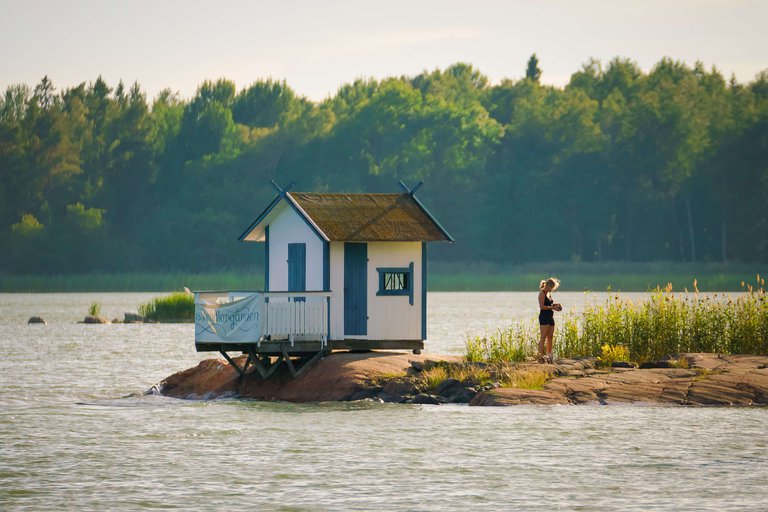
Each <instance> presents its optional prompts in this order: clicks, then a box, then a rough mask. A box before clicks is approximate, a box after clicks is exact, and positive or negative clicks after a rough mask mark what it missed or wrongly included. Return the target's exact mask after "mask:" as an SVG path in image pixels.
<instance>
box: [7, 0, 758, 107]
mask: <svg viewBox="0 0 768 512" xmlns="http://www.w3.org/2000/svg"><path fill="white" fill-rule="evenodd" d="M0 51H1V52H2V57H0V91H5V89H6V88H7V87H8V86H9V85H11V84H15V83H26V84H28V85H30V86H31V87H33V86H34V85H35V84H37V83H38V82H39V81H40V79H41V78H42V77H43V76H44V75H48V76H49V77H50V78H51V79H52V80H53V83H54V85H55V86H56V87H57V89H58V90H61V89H63V88H66V87H70V86H73V85H77V84H79V83H81V82H86V83H89V82H93V81H94V80H95V79H96V78H97V77H98V76H99V75H102V76H103V77H104V79H105V80H106V81H107V83H108V84H109V85H110V86H112V87H114V86H115V85H117V82H118V81H119V80H120V79H122V80H123V81H124V82H125V83H126V85H129V84H131V83H133V82H134V81H138V82H139V84H140V85H141V87H142V89H143V90H144V91H145V92H147V95H148V97H149V98H153V97H154V96H155V95H156V94H157V93H158V92H159V91H160V90H161V89H163V88H166V87H168V88H171V89H172V90H174V91H178V92H179V93H180V94H181V96H182V97H184V98H189V97H191V96H192V95H193V94H194V93H195V90H196V89H197V86H198V85H199V84H200V83H202V82H203V81H204V80H206V79H217V78H228V79H230V80H233V81H234V82H235V84H236V85H237V88H238V90H240V89H242V88H244V87H246V86H248V85H249V84H251V83H253V82H254V81H256V80H258V79H260V78H274V79H279V80H283V79H284V80H286V82H287V83H288V85H289V86H290V87H292V88H293V89H294V90H295V91H296V92H297V93H298V94H300V95H304V96H307V97H308V98H310V99H313V100H322V99H323V98H325V97H327V96H329V95H333V94H335V93H336V91H337V90H338V88H339V87H340V86H341V85H343V84H345V83H350V82H352V81H353V80H355V79H356V78H377V79H380V78H384V77H387V76H401V75H406V76H413V75H416V74H418V73H420V72H422V71H424V70H430V71H431V70H434V69H436V68H441V69H444V68H446V67H447V66H449V65H451V64H454V63H456V62H466V63H470V64H472V65H473V66H474V67H475V68H476V69H478V70H479V71H481V72H482V73H483V74H485V75H486V76H488V77H489V78H490V80H491V81H492V83H498V82H499V81H500V80H501V79H503V78H512V79H519V78H521V77H522V76H523V75H524V73H525V66H526V63H527V61H528V58H529V57H530V55H531V54H532V53H534V52H535V53H536V54H537V56H538V58H539V62H540V64H539V67H540V68H541V69H542V70H543V75H542V82H544V83H548V84H554V85H558V86H562V85H564V84H565V83H567V82H568V79H569V77H570V75H571V74H572V73H574V72H576V71H578V70H579V69H581V66H582V64H584V63H585V62H587V60H588V59H589V58H590V57H594V58H597V59H600V60H602V61H603V62H604V63H607V61H609V60H610V59H611V58H613V57H616V56H620V57H628V58H630V59H632V60H634V61H635V62H637V63H638V64H639V65H640V67H641V68H642V69H643V70H645V71H648V70H650V68H651V67H652V66H653V65H654V64H656V63H657V62H658V61H659V60H660V59H661V58H662V57H664V56H668V57H672V58H674V59H677V60H682V61H684V62H686V63H687V64H688V65H691V66H692V65H693V64H694V63H695V62H696V61H697V60H701V61H703V62H704V64H705V65H706V67H707V68H708V69H709V68H711V67H712V66H713V65H714V66H716V67H717V68H718V69H719V70H720V71H721V72H722V73H723V74H724V75H725V77H726V78H728V77H730V75H731V73H735V75H736V78H737V80H738V81H739V82H742V83H746V82H749V81H751V80H753V79H754V77H755V75H756V74H757V73H758V72H760V71H761V70H765V69H767V68H768V1H766V0H642V1H641V0H538V1H533V0H532V1H526V2H524V1H517V0H507V1H504V0H487V1H486V0H474V1H472V0H460V1H455V0H386V1H381V0H379V1H376V2H370V1H364V0H314V1H308V0H295V1H291V0H282V1H280V0H270V1H261V0H250V1H248V0H230V1H226V0H221V1H218V2H213V1H208V2H204V1H198V0H185V1H179V0H137V1H117V0H102V1H96V0H60V1H43V0H0Z"/></svg>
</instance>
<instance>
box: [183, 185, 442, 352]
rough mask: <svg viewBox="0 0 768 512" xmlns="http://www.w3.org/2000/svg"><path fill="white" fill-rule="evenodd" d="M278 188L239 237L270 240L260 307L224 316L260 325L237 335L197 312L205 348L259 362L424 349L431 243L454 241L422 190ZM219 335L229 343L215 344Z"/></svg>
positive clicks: (200, 339)
mask: <svg viewBox="0 0 768 512" xmlns="http://www.w3.org/2000/svg"><path fill="white" fill-rule="evenodd" d="M273 184H274V183H273ZM274 185H275V188H276V189H277V190H278V194H277V196H276V197H275V198H274V200H273V201H272V202H271V203H270V204H269V206H267V208H266V209H265V210H264V211H263V212H261V214H259V216H258V217H257V218H256V220H255V221H254V222H253V223H252V224H251V225H250V226H249V227H248V229H246V230H245V232H244V233H243V234H242V235H241V236H240V240H241V241H243V242H260V243H263V244H264V250H265V264H264V287H265V289H264V291H263V292H259V293H260V295H259V297H262V298H261V299H260V300H259V301H255V300H252V301H251V302H252V303H253V304H255V305H258V304H261V309H252V310H249V311H251V312H250V313H248V312H243V311H245V309H243V308H244V307H245V306H241V307H240V310H239V311H241V312H240V313H236V314H234V315H232V314H230V315H229V316H228V317H226V318H227V319H228V318H230V317H237V318H246V317H247V316H248V315H251V317H252V318H258V319H260V320H259V322H260V325H259V326H258V328H256V329H251V328H250V327H248V328H243V327H240V329H241V331H238V330H237V329H238V327H236V325H235V323H234V322H233V323H232V329H231V330H230V331H231V334H230V331H227V325H226V323H227V322H224V321H218V320H220V319H221V318H224V316H223V312H221V311H218V312H217V314H218V317H217V318H214V317H211V316H210V315H205V314H203V315H198V316H199V318H198V320H199V319H203V320H205V321H204V322H196V339H195V341H196V346H197V348H198V350H218V351H221V352H222V353H224V355H225V356H226V354H225V351H226V350H233V349H239V348H242V345H243V344H253V345H255V347H254V348H252V349H251V348H249V350H245V351H246V352H247V353H249V354H252V355H253V356H254V358H255V357H256V355H257V353H259V354H265V353H274V354H280V353H281V354H282V355H284V356H285V358H286V359H288V358H289V354H288V353H289V352H291V349H293V350H294V351H298V350H305V348H297V347H306V346H307V343H308V342H312V341H314V342H317V341H320V342H321V348H322V349H323V350H325V351H328V350H332V349H361V350H368V349H377V348H383V349H408V350H414V351H416V352H418V351H420V350H421V349H422V348H423V347H424V340H425V339H426V337H427V243H428V242H437V241H448V242H452V241H453V239H452V238H451V236H450V235H449V234H448V232H447V231H446V230H445V229H443V227H442V226H441V225H440V224H439V223H438V222H437V220H435V218H434V217H433V216H432V215H431V214H430V213H429V211H428V210H427V209H426V208H425V207H424V205H423V204H422V203H421V202H420V201H419V200H418V199H417V198H416V196H415V195H414V194H415V192H416V190H417V189H418V188H419V187H420V186H421V185H422V184H421V183H419V184H418V185H417V186H416V187H414V189H413V190H410V189H408V188H407V187H406V186H405V185H404V184H402V182H401V183H400V185H401V186H402V187H403V189H404V192H403V193H395V194H342V193H313V192H290V191H288V190H283V189H281V188H280V187H278V186H277V185H276V184H274ZM237 296H240V297H245V299H240V302H241V303H242V304H246V305H247V304H248V303H247V302H246V300H247V299H248V296H247V294H246V292H242V293H239V294H238V293H234V292H230V294H229V299H230V300H232V299H234V298H237ZM201 297H202V295H201ZM198 304H203V305H207V304H209V303H205V302H204V301H201V302H199V303H198ZM232 311H234V309H233V310H232ZM198 331H199V333H200V335H199V336H198ZM213 331H215V333H214V334H215V335H216V336H219V337H221V336H222V333H224V334H223V335H224V336H226V337H227V339H226V340H220V339H219V338H209V336H211V335H212V334H211V333H212V332H213ZM225 331H227V332H225ZM246 331H247V332H246ZM281 340H284V341H281ZM214 341H216V343H213V342H214ZM218 341H222V343H218ZM223 341H226V343H224V342H223ZM288 342H290V344H288ZM228 359H229V358H228Z"/></svg>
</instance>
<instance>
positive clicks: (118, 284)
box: [0, 270, 264, 293]
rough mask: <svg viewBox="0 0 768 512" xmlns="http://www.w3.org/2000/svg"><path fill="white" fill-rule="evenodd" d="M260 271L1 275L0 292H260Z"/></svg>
mask: <svg viewBox="0 0 768 512" xmlns="http://www.w3.org/2000/svg"><path fill="white" fill-rule="evenodd" d="M263 284H264V279H263V276H262V273H261V272H260V271H249V272H245V271H236V270H234V271H224V272H211V273H198V274H196V273H187V272H164V273H159V272H158V273H152V272H127V273H114V274H112V273H93V274H67V275H50V276H48V275H28V276H15V275H7V274H0V292H31V293H40V292H156V291H171V290H179V289H181V288H184V287H187V288H189V289H190V290H260V289H262V287H263Z"/></svg>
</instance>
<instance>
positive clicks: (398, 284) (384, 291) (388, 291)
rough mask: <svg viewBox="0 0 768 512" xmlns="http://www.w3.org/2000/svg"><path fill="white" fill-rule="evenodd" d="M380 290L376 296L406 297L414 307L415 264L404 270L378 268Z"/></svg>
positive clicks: (403, 268)
mask: <svg viewBox="0 0 768 512" xmlns="http://www.w3.org/2000/svg"><path fill="white" fill-rule="evenodd" d="M376 271H377V272H378V273H379V290H378V291H377V292H376V295H395V296H396V295H405V296H408V298H409V303H410V304H411V305H413V262H411V264H410V265H408V267H402V268H377V269H376Z"/></svg>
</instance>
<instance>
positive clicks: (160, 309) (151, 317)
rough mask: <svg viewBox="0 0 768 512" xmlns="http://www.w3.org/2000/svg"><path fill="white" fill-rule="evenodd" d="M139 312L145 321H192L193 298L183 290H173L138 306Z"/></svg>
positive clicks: (193, 311)
mask: <svg viewBox="0 0 768 512" xmlns="http://www.w3.org/2000/svg"><path fill="white" fill-rule="evenodd" d="M139 314H140V315H141V316H143V317H144V321H145V322H167V323H174V322H194V320H195V298H194V296H193V295H191V294H189V293H185V292H174V293H172V294H171V295H167V296H165V297H156V298H154V299H152V300H151V301H149V302H145V303H144V304H141V305H140V306H139Z"/></svg>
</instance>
